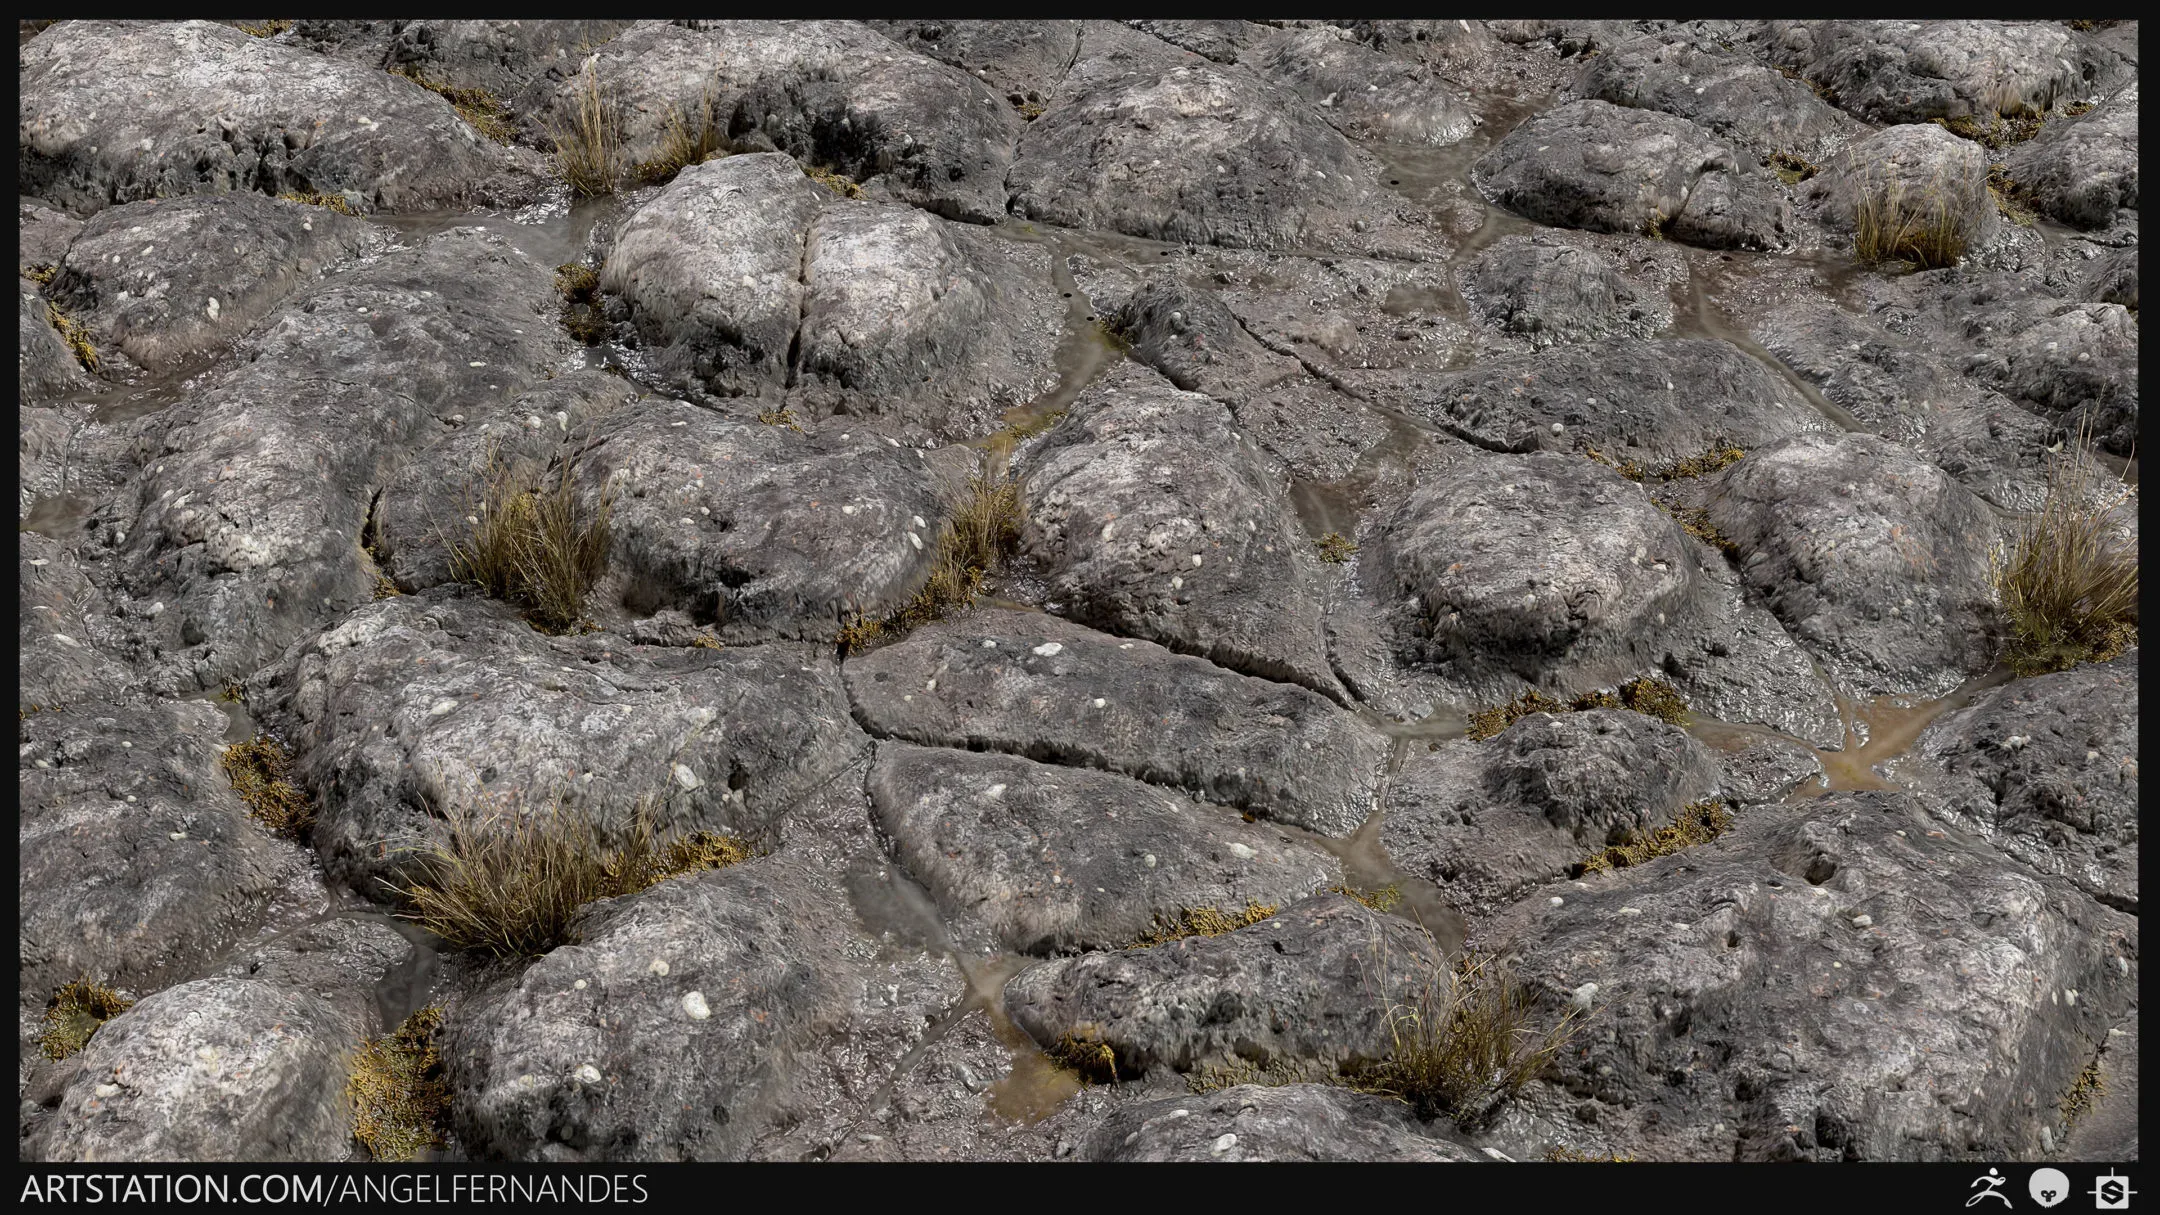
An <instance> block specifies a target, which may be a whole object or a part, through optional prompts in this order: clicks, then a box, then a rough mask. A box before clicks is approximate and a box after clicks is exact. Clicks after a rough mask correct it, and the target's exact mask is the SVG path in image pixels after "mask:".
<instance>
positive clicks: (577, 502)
mask: <svg viewBox="0 0 2160 1215" xmlns="http://www.w3.org/2000/svg"><path fill="white" fill-rule="evenodd" d="M544 480H545V477H544V476H536V475H533V474H531V473H528V472H525V471H523V470H521V469H519V468H518V467H517V466H516V465H514V464H512V463H511V462H509V461H507V460H505V459H503V457H502V454H501V449H500V448H497V449H496V450H494V451H492V452H490V453H489V455H488V465H487V471H486V472H485V473H484V474H483V475H482V477H481V480H480V482H479V485H478V486H477V489H476V492H475V494H474V495H473V496H476V497H477V499H478V500H477V501H472V500H471V498H470V497H469V498H468V507H467V509H468V512H469V513H468V514H467V515H466V520H467V522H468V526H469V531H468V533H467V534H466V535H465V536H464V537H463V538H462V539H458V540H454V541H452V542H451V543H450V544H449V549H450V572H451V575H452V576H453V577H455V578H457V579H459V580H460V581H464V582H472V583H476V584H478V585H479V586H480V587H481V588H482V589H483V590H485V591H486V592H487V593H488V594H490V595H492V596H494V597H495V598H497V599H502V600H506V601H509V602H512V603H516V604H518V605H520V606H521V607H523V608H524V610H525V614H526V618H527V619H529V620H531V621H532V622H533V624H535V625H536V626H538V627H539V628H541V629H544V630H547V631H550V632H562V631H564V630H567V629H569V628H571V627H573V626H575V625H576V624H577V623H578V620H579V618H580V616H581V615H582V613H583V611H584V606H585V595H586V593H587V592H588V591H590V590H591V589H592V587H593V584H594V583H596V582H598V581H599V580H600V575H601V574H602V573H604V572H606V570H607V553H608V544H609V540H610V537H611V532H610V529H609V522H608V521H609V518H610V515H611V513H612V509H613V506H612V496H611V495H612V489H611V487H609V486H603V487H602V488H601V491H600V495H599V497H598V498H597V499H596V500H595V501H593V502H592V503H590V504H588V503H586V502H584V501H583V500H582V499H580V497H579V496H578V492H577V462H576V459H575V458H574V457H571V458H566V459H564V460H563V461H562V462H561V463H560V464H559V465H558V466H557V469H556V474H555V483H554V485H553V486H552V487H547V486H544V485H542V484H540V482H543V481H544Z"/></svg>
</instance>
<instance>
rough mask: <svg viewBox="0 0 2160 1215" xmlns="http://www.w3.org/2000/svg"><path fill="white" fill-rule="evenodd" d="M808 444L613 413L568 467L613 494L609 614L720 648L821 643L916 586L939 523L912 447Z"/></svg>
mask: <svg viewBox="0 0 2160 1215" xmlns="http://www.w3.org/2000/svg"><path fill="white" fill-rule="evenodd" d="M836 429H837V428H836V427H833V426H825V427H821V428H819V431H818V433H816V434H811V435H802V434H797V433H796V432H794V431H793V430H790V429H788V428H786V427H783V426H766V425H762V424H760V423H757V422H741V421H735V420H732V419H729V418H725V417H722V416H720V415H719V414H716V413H713V412H712V411H710V410H705V409H699V408H697V407H696V406H693V405H689V404H686V403H684V402H682V401H669V400H663V399H660V398H657V397H655V398H648V399H645V400H641V401H639V402H637V403H636V404H634V405H631V406H628V407H626V408H624V409H620V410H617V411H616V412H614V413H612V414H610V415H609V416H608V418H607V420H606V421H605V422H604V423H603V424H602V425H601V426H600V436H599V441H598V442H597V443H596V444H595V445H594V446H593V447H592V448H591V449H590V455H589V457H588V458H586V459H585V460H584V461H583V462H582V463H581V464H580V466H579V474H580V477H581V478H582V480H581V482H580V484H581V485H583V486H584V492H585V493H586V494H587V495H588V498H590V497H591V496H594V495H597V494H598V493H599V491H600V487H601V484H602V482H610V483H611V484H612V486H613V488H612V491H611V492H612V493H613V495H614V498H613V501H614V505H613V518H612V521H611V524H610V526H611V528H612V529H613V533H614V547H613V550H612V554H613V555H612V558H611V559H612V561H613V563H614V569H615V571H616V576H617V577H618V578H619V579H620V582H619V583H618V584H617V585H619V587H620V590H619V591H618V592H617V594H618V595H619V599H620V602H622V604H623V605H624V606H625V607H627V608H629V609H630V610H631V611H632V612H634V613H635V614H637V615H641V616H642V615H649V614H651V613H652V612H654V611H656V610H658V609H660V608H663V607H672V608H676V609H679V610H682V611H687V612H688V613H689V614H690V615H691V617H692V618H693V619H695V620H697V621H699V622H700V623H707V622H712V621H714V620H716V619H717V621H718V622H719V623H720V624H721V625H722V626H723V630H724V631H725V632H726V633H727V635H728V636H730V637H731V638H734V637H744V638H750V639H754V638H757V637H768V636H771V635H773V634H775V633H777V634H779V635H781V636H784V637H804V638H811V639H816V640H830V639H831V638H833V637H834V636H836V635H837V634H838V632H839V630H840V627H841V625H842V623H843V622H845V621H848V620H852V619H854V618H855V617H856V616H858V615H860V616H870V617H882V616H883V615H885V614H886V613H888V612H890V611H892V610H894V609H896V608H898V607H899V606H900V605H901V604H903V603H905V602H906V601H907V600H908V598H909V597H910V596H911V595H913V594H914V593H915V591H916V589H917V588H918V587H920V586H921V585H922V581H923V579H924V578H925V577H926V576H927V575H928V571H929V567H930V562H931V560H932V558H933V555H934V554H933V551H932V550H933V549H934V548H935V543H934V542H935V540H936V538H937V535H938V528H939V527H940V526H941V525H942V523H943V521H944V518H945V514H946V512H945V511H944V509H943V508H942V507H941V506H940V505H939V502H938V497H937V494H936V491H935V488H934V485H933V479H932V475H931V471H930V467H931V466H930V463H929V461H928V460H927V459H926V458H925V456H924V455H923V453H922V452H921V451H918V450H913V449H909V448H904V447H899V446H896V445H894V444H891V443H890V442H887V441H881V440H879V439H877V438H876V437H875V436H873V435H871V434H870V433H868V432H867V431H862V430H857V431H854V432H851V433H850V432H843V433H835V431H836Z"/></svg>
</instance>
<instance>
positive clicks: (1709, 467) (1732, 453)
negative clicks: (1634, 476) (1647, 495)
mask: <svg viewBox="0 0 2160 1215" xmlns="http://www.w3.org/2000/svg"><path fill="white" fill-rule="evenodd" d="M1745 458H1747V452H1746V451H1744V450H1742V449H1740V448H1738V447H1734V446H1732V445H1731V444H1720V445H1718V446H1715V447H1712V448H1711V449H1710V450H1709V451H1706V452H1704V453H1703V454H1701V455H1699V456H1689V457H1687V458H1686V459H1682V460H1675V461H1673V462H1672V463H1670V464H1668V465H1666V466H1665V467H1663V468H1661V469H1658V470H1657V471H1656V472H1654V473H1651V474H1650V475H1651V477H1652V478H1653V479H1655V480H1659V481H1678V480H1682V479H1684V478H1694V477H1707V476H1709V475H1710V474H1711V473H1714V472H1719V471H1722V470H1724V469H1727V468H1730V467H1732V465H1734V464H1735V463H1737V462H1739V461H1740V460H1743V459H1745Z"/></svg>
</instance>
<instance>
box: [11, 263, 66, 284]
mask: <svg viewBox="0 0 2160 1215" xmlns="http://www.w3.org/2000/svg"><path fill="white" fill-rule="evenodd" d="M17 273H19V274H21V275H22V276H23V277H24V278H26V279H29V280H30V281H31V282H33V283H36V284H37V285H38V286H40V287H44V286H49V285H51V283H52V281H53V275H55V274H58V273H60V267H58V266H20V267H18V268H17Z"/></svg>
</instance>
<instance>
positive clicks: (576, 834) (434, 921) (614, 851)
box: [402, 802, 750, 957]
mask: <svg viewBox="0 0 2160 1215" xmlns="http://www.w3.org/2000/svg"><path fill="white" fill-rule="evenodd" d="M603 836H604V833H603V832H602V831H601V830H600V828H599V827H598V825H597V824H595V823H594V822H593V820H592V818H591V816H590V815H589V814H588V813H587V812H586V811H585V810H584V809H583V808H582V807H579V806H575V805H570V804H565V803H561V802H558V803H557V804H556V805H555V806H553V807H552V808H551V809H550V810H548V811H547V812H546V813H544V814H529V815H520V816H517V817H516V818H515V821H513V822H510V823H507V824H505V823H501V822H493V821H484V820H482V819H481V818H479V817H476V816H474V815H472V814H470V813H466V812H457V813H454V814H453V815H451V816H450V821H449V834H448V838H447V841H446V842H443V843H440V844H438V845H436V846H435V847H434V848H433V849H432V850H431V851H430V852H429V853H428V854H427V856H426V862H425V863H426V868H427V873H426V876H424V877H423V878H421V879H420V880H419V881H416V882H414V883H413V884H412V885H410V886H408V887H406V888H405V889H404V891H403V892H402V893H403V894H404V896H405V898H406V899H407V900H408V901H409V902H410V903H411V904H412V906H413V909H414V916H413V918H415V919H417V920H418V921H419V922H420V923H422V924H424V925H426V927H427V928H428V930H429V931H430V932H433V933H434V934H435V935H436V936H439V937H441V938H442V939H443V940H444V941H446V942H448V943H449V944H450V945H451V946H453V947H455V948H458V949H471V950H478V951H481V952H485V953H492V954H495V955H497V956H500V957H529V956H532V955H535V954H541V953H546V952H547V951H548V950H550V949H553V948H554V947H555V946H557V945H561V944H565V943H567V942H568V941H569V939H570V921H571V919H572V918H573V917H574V916H575V915H576V914H577V910H578V908H580V907H583V906H584V905H585V904H587V903H590V902H592V901H594V900H595V899H607V898H619V897H621V896H623V895H628V894H635V893H637V892H638V891H640V890H644V889H646V888H647V887H649V886H651V885H653V884H654V883H656V882H660V881H664V880H666V879H668V878H671V877H677V876H680V875H682V874H686V873H697V872H702V871H704V870H706V869H717V868H722V867H725V866H728V865H734V864H739V863H741V862H742V861H745V860H748V859H749V857H750V849H749V847H748V845H746V844H745V843H743V842H742V841H741V840H738V839H735V838H733V837H730V836H722V835H714V834H711V833H707V832H697V833H693V834H691V835H688V836H683V837H680V838H677V839H672V840H668V841H666V842H664V843H663V842H662V841H661V840H660V838H659V836H658V834H657V833H656V832H655V830H654V829H653V825H652V816H651V814H650V813H649V812H648V810H647V808H646V807H643V806H641V807H639V809H638V810H637V812H636V813H634V814H633V815H632V818H631V824H630V827H629V829H628V830H627V831H626V832H624V833H623V838H622V839H621V841H620V842H618V843H609V842H608V841H607V840H606V839H605V838H603Z"/></svg>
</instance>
